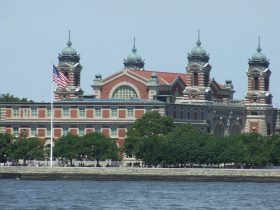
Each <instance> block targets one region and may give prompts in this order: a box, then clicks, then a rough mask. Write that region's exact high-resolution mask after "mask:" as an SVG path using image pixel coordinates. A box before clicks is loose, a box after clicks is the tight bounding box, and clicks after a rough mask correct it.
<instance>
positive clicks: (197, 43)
mask: <svg viewBox="0 0 280 210" xmlns="http://www.w3.org/2000/svg"><path fill="white" fill-rule="evenodd" d="M196 45H197V46H200V45H201V41H200V30H199V29H198V38H197V42H196Z"/></svg>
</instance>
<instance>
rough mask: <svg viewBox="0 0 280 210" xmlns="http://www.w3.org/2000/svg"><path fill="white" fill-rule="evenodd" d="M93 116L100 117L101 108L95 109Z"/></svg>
mask: <svg viewBox="0 0 280 210" xmlns="http://www.w3.org/2000/svg"><path fill="white" fill-rule="evenodd" d="M95 117H101V109H95Z"/></svg>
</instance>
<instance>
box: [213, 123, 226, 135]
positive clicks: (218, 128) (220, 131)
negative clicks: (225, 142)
mask: <svg viewBox="0 0 280 210" xmlns="http://www.w3.org/2000/svg"><path fill="white" fill-rule="evenodd" d="M214 134H216V135H217V136H224V135H225V126H224V123H223V121H222V120H220V121H218V122H217V123H216V125H215V126H214Z"/></svg>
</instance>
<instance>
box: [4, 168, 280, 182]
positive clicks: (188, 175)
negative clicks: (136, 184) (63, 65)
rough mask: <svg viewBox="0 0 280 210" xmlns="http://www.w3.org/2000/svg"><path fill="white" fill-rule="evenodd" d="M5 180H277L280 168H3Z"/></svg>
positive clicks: (279, 179) (278, 180) (279, 178)
mask: <svg viewBox="0 0 280 210" xmlns="http://www.w3.org/2000/svg"><path fill="white" fill-rule="evenodd" d="M0 178H2V179H3V178H5V179H7V178H8V179H38V180H56V179H80V180H171V181H183V180H189V181H195V180H210V181H260V182H262V181H263V182H265V181H277V182H280V169H210V168H126V167H100V168H97V167H52V168H51V167H21V166H10V167H0Z"/></svg>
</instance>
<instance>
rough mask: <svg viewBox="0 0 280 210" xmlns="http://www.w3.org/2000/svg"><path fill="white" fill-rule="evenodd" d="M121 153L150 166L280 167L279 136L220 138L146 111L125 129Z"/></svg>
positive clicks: (241, 135) (240, 135) (251, 134)
mask: <svg viewBox="0 0 280 210" xmlns="http://www.w3.org/2000/svg"><path fill="white" fill-rule="evenodd" d="M124 151H125V153H126V154H127V155H133V156H134V157H135V158H137V159H140V160H142V161H143V163H144V165H146V166H150V167H151V166H153V167H158V166H160V167H193V166H208V167H210V166H211V167H219V166H220V165H221V164H229V165H231V166H232V167H241V166H242V167H243V166H244V167H247V168H248V167H250V168H251V167H263V166H266V165H268V164H273V165H277V164H280V136H272V137H266V136H261V135H259V134H255V133H247V134H239V135H231V136H225V137H219V136H216V135H212V134H208V133H201V132H199V131H198V130H196V129H195V128H194V127H192V126H191V125H190V124H182V125H176V126H175V124H174V123H173V121H172V118H170V117H167V116H161V115H160V114H159V113H158V112H149V113H146V114H145V115H144V116H143V117H142V118H141V119H138V120H136V121H135V123H134V125H133V126H132V127H131V128H130V129H129V130H128V133H127V138H126V142H125V147H124Z"/></svg>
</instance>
